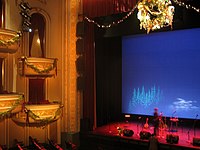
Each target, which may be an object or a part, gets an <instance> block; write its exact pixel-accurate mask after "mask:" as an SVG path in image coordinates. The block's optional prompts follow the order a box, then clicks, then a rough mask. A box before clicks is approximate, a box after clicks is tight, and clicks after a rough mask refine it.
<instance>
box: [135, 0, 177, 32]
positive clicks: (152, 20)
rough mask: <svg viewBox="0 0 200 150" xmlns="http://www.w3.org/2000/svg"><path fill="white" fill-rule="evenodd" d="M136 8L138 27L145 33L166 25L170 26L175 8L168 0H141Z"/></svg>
mask: <svg viewBox="0 0 200 150" xmlns="http://www.w3.org/2000/svg"><path fill="white" fill-rule="evenodd" d="M137 8H138V14H137V18H138V19H139V20H140V29H142V28H144V29H145V30H147V33H149V32H150V31H151V30H152V31H153V30H156V29H160V28H163V27H166V26H171V27H172V22H173V15H174V9H175V8H174V6H172V3H171V1H170V0H142V1H141V2H139V3H138V7H137Z"/></svg>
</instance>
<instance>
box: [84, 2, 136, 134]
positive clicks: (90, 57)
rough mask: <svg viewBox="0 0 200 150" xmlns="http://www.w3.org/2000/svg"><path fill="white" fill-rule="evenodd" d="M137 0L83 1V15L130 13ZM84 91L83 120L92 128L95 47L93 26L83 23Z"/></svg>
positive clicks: (93, 118)
mask: <svg viewBox="0 0 200 150" xmlns="http://www.w3.org/2000/svg"><path fill="white" fill-rule="evenodd" d="M137 1H138V0H83V15H84V17H88V18H89V19H93V18H95V17H99V16H108V15H111V14H117V13H121V12H127V11H130V10H131V9H132V8H133V7H134V6H135V5H136V3H137ZM84 23H85V26H84V51H85V89H84V92H83V119H86V120H89V130H92V129H93V127H94V120H95V117H96V116H95V115H94V110H95V109H94V108H95V106H94V105H95V101H94V100H95V90H96V89H95V47H94V24H93V23H89V22H87V21H86V20H85V21H84Z"/></svg>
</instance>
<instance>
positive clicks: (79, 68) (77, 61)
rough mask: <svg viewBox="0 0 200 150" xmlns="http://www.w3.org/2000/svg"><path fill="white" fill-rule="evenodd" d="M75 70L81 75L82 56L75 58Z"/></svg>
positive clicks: (82, 67) (82, 70) (82, 66)
mask: <svg viewBox="0 0 200 150" xmlns="http://www.w3.org/2000/svg"><path fill="white" fill-rule="evenodd" d="M76 70H77V73H78V74H79V75H83V73H84V58H83V56H79V57H78V58H77V59H76Z"/></svg>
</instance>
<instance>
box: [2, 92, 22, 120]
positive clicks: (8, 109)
mask: <svg viewBox="0 0 200 150" xmlns="http://www.w3.org/2000/svg"><path fill="white" fill-rule="evenodd" d="M23 102H24V99H23V96H22V95H20V94H0V117H7V116H8V115H11V114H14V113H18V112H20V111H22V104H23Z"/></svg>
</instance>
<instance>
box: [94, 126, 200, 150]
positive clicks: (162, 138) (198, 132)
mask: <svg viewBox="0 0 200 150" xmlns="http://www.w3.org/2000/svg"><path fill="white" fill-rule="evenodd" d="M119 128H121V129H122V130H124V129H129V130H132V131H133V132H134V134H133V135H132V136H131V137H126V136H124V135H123V134H122V135H119V130H118V129H119ZM170 128H171V130H170ZM170 128H168V127H166V128H162V129H160V130H159V136H158V137H157V138H158V141H159V144H162V145H169V144H170V143H168V142H167V141H166V137H167V135H169V134H172V135H177V136H178V137H179V140H178V143H177V144H174V143H173V144H171V145H174V146H178V147H186V148H188V149H190V148H191V149H200V146H194V145H193V138H194V137H195V138H197V139H198V138H200V129H199V128H195V130H194V128H187V127H182V126H179V125H178V124H177V125H176V124H174V123H172V125H170ZM141 131H147V132H149V133H151V134H152V133H153V131H154V127H153V126H152V125H149V127H148V128H144V123H139V122H115V123H110V124H107V125H104V126H102V127H98V128H96V129H95V130H94V131H93V132H92V134H96V135H104V136H119V137H122V138H126V139H130V140H141V141H145V140H143V139H140V132H141ZM146 141H147V142H148V140H146ZM199 142H200V141H199ZM199 144H200V143H199Z"/></svg>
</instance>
